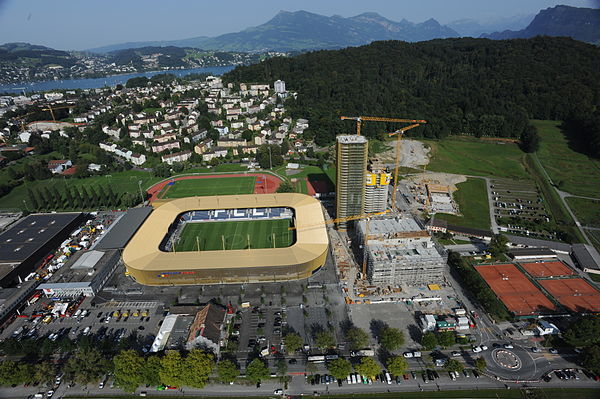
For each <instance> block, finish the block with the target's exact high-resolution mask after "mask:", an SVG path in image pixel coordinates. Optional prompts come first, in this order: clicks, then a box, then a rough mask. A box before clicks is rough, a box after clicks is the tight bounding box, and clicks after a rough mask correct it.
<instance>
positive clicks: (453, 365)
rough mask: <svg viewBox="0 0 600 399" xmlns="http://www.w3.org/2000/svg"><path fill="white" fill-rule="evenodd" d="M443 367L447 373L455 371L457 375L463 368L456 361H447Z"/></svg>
mask: <svg viewBox="0 0 600 399" xmlns="http://www.w3.org/2000/svg"><path fill="white" fill-rule="evenodd" d="M444 367H445V368H446V370H448V371H457V372H459V373H460V372H462V371H463V370H464V368H465V366H464V365H463V364H462V363H461V362H459V361H458V360H456V359H448V360H447V361H446V365H445V366H444Z"/></svg>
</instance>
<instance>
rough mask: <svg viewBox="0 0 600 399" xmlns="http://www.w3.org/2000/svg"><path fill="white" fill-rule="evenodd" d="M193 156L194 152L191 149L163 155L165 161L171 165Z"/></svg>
mask: <svg viewBox="0 0 600 399" xmlns="http://www.w3.org/2000/svg"><path fill="white" fill-rule="evenodd" d="M191 156H192V152H191V151H190V150H187V151H181V152H174V153H172V154H165V155H163V156H162V157H161V159H162V161H163V162H166V163H168V164H169V165H173V163H174V162H185V161H187V160H188V159H190V157H191Z"/></svg>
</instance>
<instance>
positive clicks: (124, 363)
mask: <svg viewBox="0 0 600 399" xmlns="http://www.w3.org/2000/svg"><path fill="white" fill-rule="evenodd" d="M113 365H114V374H115V382H116V384H117V385H118V386H119V387H120V388H122V389H123V390H124V391H125V392H132V393H133V392H135V390H136V389H137V387H139V386H140V385H142V382H143V381H144V374H143V370H144V359H143V358H142V357H141V356H140V355H138V354H137V352H136V351H134V350H132V349H129V350H125V351H121V352H120V353H119V354H117V355H116V356H115V357H113Z"/></svg>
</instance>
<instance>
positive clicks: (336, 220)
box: [288, 209, 390, 230]
mask: <svg viewBox="0 0 600 399" xmlns="http://www.w3.org/2000/svg"><path fill="white" fill-rule="evenodd" d="M388 212H390V211H389V210H387V209H386V210H385V211H383V212H376V213H365V214H362V215H354V216H347V217H345V218H337V219H329V220H325V221H324V222H323V223H317V224H310V225H307V226H302V228H301V229H298V227H296V226H292V227H289V228H288V230H303V229H304V228H307V229H308V228H311V227H316V226H322V225H324V224H332V223H343V222H349V221H351V220H359V219H365V218H370V217H373V216H379V215H385V214H386V213H388Z"/></svg>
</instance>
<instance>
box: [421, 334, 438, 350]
mask: <svg viewBox="0 0 600 399" xmlns="http://www.w3.org/2000/svg"><path fill="white" fill-rule="evenodd" d="M421 345H423V348H424V349H425V350H428V351H429V350H432V349H433V348H435V347H436V346H438V340H437V337H436V335H435V334H434V333H433V332H431V331H427V332H426V333H425V334H423V337H421Z"/></svg>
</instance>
